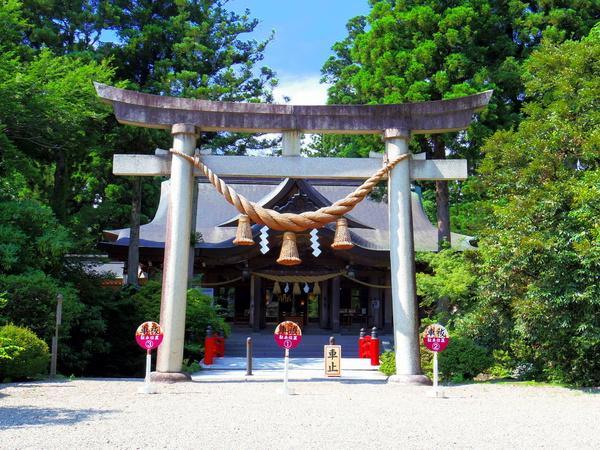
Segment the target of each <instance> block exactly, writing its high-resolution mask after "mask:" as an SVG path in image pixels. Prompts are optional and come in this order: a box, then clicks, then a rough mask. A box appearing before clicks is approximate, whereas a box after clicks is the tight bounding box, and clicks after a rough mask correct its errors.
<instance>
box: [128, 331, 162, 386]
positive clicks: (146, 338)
mask: <svg viewBox="0 0 600 450" xmlns="http://www.w3.org/2000/svg"><path fill="white" fill-rule="evenodd" d="M163 337H164V334H163V331H162V328H161V327H160V325H159V324H157V323H156V322H144V323H143V324H141V325H140V326H139V327H138V329H137V331H136V332H135V340H136V342H137V343H138V345H139V346H140V347H142V348H143V349H145V350H146V376H145V377H144V385H143V386H142V387H140V388H139V389H138V393H140V394H156V390H155V389H154V388H153V387H152V383H151V379H150V371H151V368H152V350H153V349H155V348H158V346H159V345H160V344H161V343H162V341H163Z"/></svg>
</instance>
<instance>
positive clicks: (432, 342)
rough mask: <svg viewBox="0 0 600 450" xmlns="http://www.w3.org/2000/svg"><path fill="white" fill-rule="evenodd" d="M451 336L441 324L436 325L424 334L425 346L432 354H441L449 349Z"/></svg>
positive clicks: (430, 326)
mask: <svg viewBox="0 0 600 450" xmlns="http://www.w3.org/2000/svg"><path fill="white" fill-rule="evenodd" d="M449 342H450V336H449V335H448V331H446V329H445V328H444V327H443V326H441V325H440V324H437V323H434V324H433V325H429V326H428V327H427V328H425V331H424V332H423V344H425V347H427V348H428V349H429V350H431V351H432V352H441V351H443V350H445V349H446V347H448V343H449Z"/></svg>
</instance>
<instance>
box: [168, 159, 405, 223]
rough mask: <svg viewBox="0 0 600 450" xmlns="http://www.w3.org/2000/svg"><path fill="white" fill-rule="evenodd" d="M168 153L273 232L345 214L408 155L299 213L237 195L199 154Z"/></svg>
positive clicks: (255, 221)
mask: <svg viewBox="0 0 600 450" xmlns="http://www.w3.org/2000/svg"><path fill="white" fill-rule="evenodd" d="M170 151H171V153H173V154H175V155H177V156H181V157H182V158H185V159H187V160H188V161H189V162H190V163H192V164H193V165H194V166H196V167H197V168H198V169H200V171H201V172H202V173H203V174H204V175H205V176H206V177H207V178H208V180H209V181H210V182H211V184H212V185H213V186H214V187H215V188H216V189H217V191H218V192H219V193H220V194H221V195H223V197H225V200H227V201H228V202H229V203H231V204H232V205H233V206H235V208H236V209H237V210H238V211H239V212H240V214H246V215H247V216H248V217H250V220H252V222H254V223H258V224H260V225H266V226H268V227H269V228H271V229H272V230H277V231H295V232H299V231H305V230H310V229H313V228H322V227H324V226H325V225H327V224H328V223H330V222H333V221H335V220H337V219H338V218H339V217H342V216H343V215H344V214H347V213H349V212H350V211H352V209H353V208H354V207H355V206H356V205H357V204H358V203H360V202H361V201H362V200H363V199H364V198H365V197H366V196H367V195H369V193H370V192H371V191H372V190H373V188H375V186H377V183H379V181H381V179H382V178H383V177H384V176H385V174H386V173H388V172H389V171H390V170H392V168H393V167H394V166H395V165H396V164H398V163H399V162H400V161H402V160H404V159H406V158H408V157H409V154H404V155H400V156H399V157H397V158H396V159H394V160H393V161H389V162H388V163H386V165H385V166H383V167H382V168H381V169H379V170H378V171H377V172H375V173H374V174H373V175H371V177H370V178H368V179H367V180H366V181H365V182H364V183H363V184H361V185H360V186H359V187H357V188H356V190H354V192H351V193H350V194H348V195H347V196H346V197H344V198H343V199H341V200H338V201H337V202H335V203H333V204H332V205H331V206H325V207H323V208H321V209H318V210H316V211H306V212H303V213H301V214H292V213H280V212H277V211H275V210H272V209H267V208H263V207H262V206H260V205H258V204H256V203H254V202H251V201H250V200H248V199H247V198H246V197H244V196H243V195H240V194H238V193H237V192H236V191H235V190H234V189H233V188H231V187H229V186H228V185H227V183H225V182H224V181H223V180H221V179H220V178H219V177H218V176H217V174H215V173H214V172H213V171H212V170H210V169H209V168H208V167H206V166H205V165H204V164H203V163H202V161H200V158H199V157H193V156H189V155H186V154H185V153H182V152H179V151H177V150H174V149H171V150H170Z"/></svg>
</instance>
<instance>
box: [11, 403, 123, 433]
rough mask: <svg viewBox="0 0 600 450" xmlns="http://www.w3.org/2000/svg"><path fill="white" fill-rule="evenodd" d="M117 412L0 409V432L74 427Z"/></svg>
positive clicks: (60, 409)
mask: <svg viewBox="0 0 600 450" xmlns="http://www.w3.org/2000/svg"><path fill="white" fill-rule="evenodd" d="M113 412H115V411H111V410H99V409H64V408H36V407H33V406H14V407H0V430H5V429H8V428H23V427H28V426H47V425H73V424H75V423H78V422H83V421H85V420H88V419H90V418H93V417H95V416H99V415H102V414H110V413H113Z"/></svg>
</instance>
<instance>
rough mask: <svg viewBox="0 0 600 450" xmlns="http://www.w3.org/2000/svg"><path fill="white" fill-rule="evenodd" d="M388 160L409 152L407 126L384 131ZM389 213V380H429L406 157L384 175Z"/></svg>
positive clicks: (419, 381) (408, 164) (409, 382)
mask: <svg viewBox="0 0 600 450" xmlns="http://www.w3.org/2000/svg"><path fill="white" fill-rule="evenodd" d="M383 137H384V139H385V147H386V152H387V155H388V159H389V160H393V159H395V158H397V157H398V156H400V155H404V154H407V153H409V149H408V142H409V140H410V131H409V130H399V129H388V130H385V132H384V136H383ZM388 205H389V214H390V264H391V269H390V272H391V278H392V305H393V308H392V310H393V317H394V349H395V352H396V375H393V376H391V377H390V378H389V381H390V382H396V383H405V384H429V379H428V378H427V377H425V376H424V375H422V373H421V362H420V357H419V319H418V303H417V296H416V281H415V259H414V253H415V251H414V240H413V239H414V238H413V222H412V208H411V191H410V158H408V159H405V160H403V161H400V163H398V165H396V167H394V168H393V169H392V171H391V173H390V175H389V178H388Z"/></svg>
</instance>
